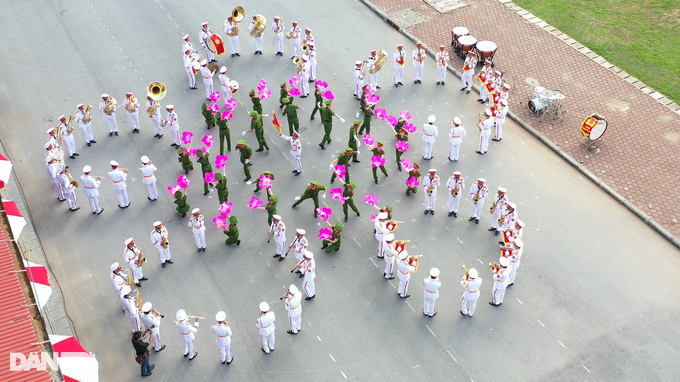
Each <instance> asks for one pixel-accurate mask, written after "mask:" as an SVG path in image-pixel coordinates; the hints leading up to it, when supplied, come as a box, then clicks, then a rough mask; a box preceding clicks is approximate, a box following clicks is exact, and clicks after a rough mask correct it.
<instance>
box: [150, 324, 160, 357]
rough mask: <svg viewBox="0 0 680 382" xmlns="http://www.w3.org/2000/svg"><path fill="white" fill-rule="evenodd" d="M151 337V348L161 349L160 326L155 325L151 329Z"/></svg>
mask: <svg viewBox="0 0 680 382" xmlns="http://www.w3.org/2000/svg"><path fill="white" fill-rule="evenodd" d="M151 338H153V340H152V342H151V345H153V349H154V350H156V351H158V350H161V328H159V327H158V326H156V327H154V328H153V329H151Z"/></svg>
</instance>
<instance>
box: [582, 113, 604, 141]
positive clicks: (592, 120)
mask: <svg viewBox="0 0 680 382" xmlns="http://www.w3.org/2000/svg"><path fill="white" fill-rule="evenodd" d="M606 130H607V121H606V120H605V119H604V118H602V117H600V116H598V115H595V114H593V115H591V116H589V117H588V118H586V120H585V121H583V123H582V124H581V134H583V136H584V137H587V138H588V139H590V140H591V141H594V140H596V139H599V138H600V137H602V135H604V132H605V131H606Z"/></svg>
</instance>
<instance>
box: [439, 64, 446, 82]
mask: <svg viewBox="0 0 680 382" xmlns="http://www.w3.org/2000/svg"><path fill="white" fill-rule="evenodd" d="M437 82H446V66H441V65H437Z"/></svg>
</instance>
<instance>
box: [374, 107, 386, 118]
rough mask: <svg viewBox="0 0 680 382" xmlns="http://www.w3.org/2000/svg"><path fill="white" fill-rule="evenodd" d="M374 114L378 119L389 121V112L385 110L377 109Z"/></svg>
mask: <svg viewBox="0 0 680 382" xmlns="http://www.w3.org/2000/svg"><path fill="white" fill-rule="evenodd" d="M373 114H375V116H376V117H377V118H378V119H382V120H383V121H384V120H385V119H387V110H385V109H375V110H373Z"/></svg>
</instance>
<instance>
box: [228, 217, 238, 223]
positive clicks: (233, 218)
mask: <svg viewBox="0 0 680 382" xmlns="http://www.w3.org/2000/svg"><path fill="white" fill-rule="evenodd" d="M229 223H231V224H236V223H238V218H236V216H232V217H230V218H229Z"/></svg>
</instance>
